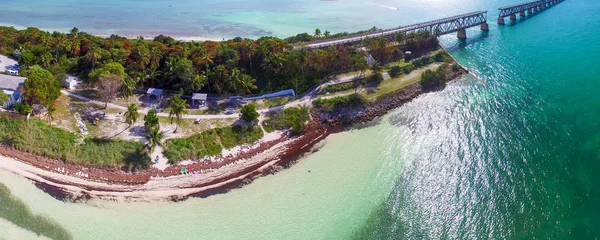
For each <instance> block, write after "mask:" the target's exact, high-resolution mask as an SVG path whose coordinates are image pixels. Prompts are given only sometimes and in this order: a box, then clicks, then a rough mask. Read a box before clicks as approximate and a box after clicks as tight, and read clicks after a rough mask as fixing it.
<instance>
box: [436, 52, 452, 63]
mask: <svg viewBox="0 0 600 240" xmlns="http://www.w3.org/2000/svg"><path fill="white" fill-rule="evenodd" d="M449 57H450V56H449V55H448V53H447V52H445V51H440V52H438V53H436V54H435V55H434V56H433V58H434V59H435V61H436V62H445V61H446V60H447V59H448V58H449Z"/></svg>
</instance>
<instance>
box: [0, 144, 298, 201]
mask: <svg viewBox="0 0 600 240" xmlns="http://www.w3.org/2000/svg"><path fill="white" fill-rule="evenodd" d="M269 137H272V136H269ZM293 141H295V139H288V140H285V141H281V142H279V143H277V144H276V145H274V146H273V147H271V148H269V149H268V150H266V151H264V152H262V153H260V154H258V155H256V156H255V157H252V158H250V159H242V160H239V161H237V162H235V163H231V164H228V165H225V166H223V167H221V168H218V169H210V170H203V171H202V172H198V174H197V175H195V174H188V175H178V176H171V177H153V178H151V179H150V181H148V182H147V183H146V184H143V185H120V184H109V183H103V182H96V181H90V180H87V179H84V178H81V177H78V176H76V175H75V174H74V173H67V174H61V173H57V172H53V171H49V170H46V169H40V168H37V167H34V166H32V165H30V164H27V163H25V162H22V161H19V160H17V159H14V158H9V157H5V156H2V155H0V169H3V170H7V171H10V172H12V173H15V174H17V175H20V176H22V177H25V178H28V179H31V180H33V181H36V182H40V183H44V184H48V185H51V186H54V187H57V188H60V189H62V190H64V191H66V192H68V193H70V194H72V195H73V196H76V197H77V196H83V195H86V194H87V195H90V196H92V197H97V198H103V199H116V200H126V199H127V200H142V201H161V200H169V199H172V198H185V197H187V196H189V195H192V194H195V193H199V192H202V191H206V190H210V189H214V188H218V187H221V186H224V185H226V184H228V183H232V182H235V181H238V180H241V179H244V178H246V177H247V176H249V175H251V174H253V173H256V172H258V173H260V172H263V171H265V170H267V169H269V168H270V167H271V166H273V165H274V164H276V163H278V162H279V159H278V158H277V155H278V154H279V153H280V152H281V151H284V150H285V146H286V145H287V144H289V143H291V142H293ZM256 164H260V165H261V167H259V168H258V169H257V170H255V171H253V172H250V173H246V174H242V175H240V176H237V175H236V174H237V173H239V172H241V171H243V170H244V169H246V168H248V167H251V166H255V165H256ZM227 176H236V177H232V178H230V179H228V180H226V181H222V182H219V183H216V184H212V185H208V186H204V187H194V186H198V185H202V184H207V183H210V182H212V181H215V180H217V179H222V178H225V177H227ZM49 179H51V180H49ZM57 182H60V183H57ZM80 186H83V187H80ZM84 187H86V188H92V189H108V190H102V191H99V190H91V191H88V190H85V189H84Z"/></svg>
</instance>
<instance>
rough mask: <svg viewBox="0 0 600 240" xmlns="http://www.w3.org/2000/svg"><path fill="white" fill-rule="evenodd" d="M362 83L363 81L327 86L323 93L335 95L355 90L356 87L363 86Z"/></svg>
mask: <svg viewBox="0 0 600 240" xmlns="http://www.w3.org/2000/svg"><path fill="white" fill-rule="evenodd" d="M362 82H363V81H354V82H347V83H339V84H332V85H327V86H326V87H324V88H323V90H322V92H326V93H335V92H341V91H346V90H349V89H353V88H356V87H358V86H360V85H362V84H363V83H362Z"/></svg>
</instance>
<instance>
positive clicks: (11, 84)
mask: <svg viewBox="0 0 600 240" xmlns="http://www.w3.org/2000/svg"><path fill="white" fill-rule="evenodd" d="M25 79H26V78H24V77H16V76H9V75H3V74H0V89H5V90H12V91H17V90H18V89H19V87H21V86H23V84H24V83H25Z"/></svg>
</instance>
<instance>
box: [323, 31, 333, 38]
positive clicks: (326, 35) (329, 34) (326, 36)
mask: <svg viewBox="0 0 600 240" xmlns="http://www.w3.org/2000/svg"><path fill="white" fill-rule="evenodd" d="M323 35H324V36H325V38H328V37H330V36H331V33H330V32H329V31H325V33H324V34H323Z"/></svg>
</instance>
